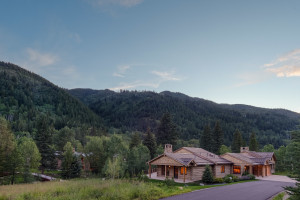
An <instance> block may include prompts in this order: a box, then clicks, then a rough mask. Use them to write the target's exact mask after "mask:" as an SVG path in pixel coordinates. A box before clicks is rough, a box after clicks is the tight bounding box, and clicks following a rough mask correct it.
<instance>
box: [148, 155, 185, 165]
mask: <svg viewBox="0 0 300 200" xmlns="http://www.w3.org/2000/svg"><path fill="white" fill-rule="evenodd" d="M150 164H151V165H168V166H169V165H170V166H182V164H181V163H179V162H177V161H175V160H174V159H172V158H169V157H167V156H162V157H160V158H158V159H156V160H154V161H152V162H151V163H150Z"/></svg>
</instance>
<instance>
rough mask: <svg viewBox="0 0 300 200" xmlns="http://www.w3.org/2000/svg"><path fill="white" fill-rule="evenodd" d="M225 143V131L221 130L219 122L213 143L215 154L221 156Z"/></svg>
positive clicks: (215, 129)
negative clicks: (221, 149) (222, 146)
mask: <svg viewBox="0 0 300 200" xmlns="http://www.w3.org/2000/svg"><path fill="white" fill-rule="evenodd" d="M223 142H224V135H223V131H222V129H221V126H220V122H219V121H217V122H216V125H215V128H214V132H213V143H212V145H213V148H212V151H213V153H215V154H220V148H221V145H222V144H223Z"/></svg>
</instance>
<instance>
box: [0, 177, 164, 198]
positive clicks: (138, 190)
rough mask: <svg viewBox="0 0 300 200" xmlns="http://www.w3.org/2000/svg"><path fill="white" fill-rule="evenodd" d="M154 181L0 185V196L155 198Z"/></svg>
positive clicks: (160, 190) (156, 195)
mask: <svg viewBox="0 0 300 200" xmlns="http://www.w3.org/2000/svg"><path fill="white" fill-rule="evenodd" d="M162 193H163V191H162V189H160V188H159V187H158V186H157V185H155V184H153V183H144V182H138V181H128V180H107V181H102V180H99V179H90V180H72V181H64V182H47V183H36V184H22V185H9V186H1V187H0V200H11V199H16V200H29V199H30V200H44V199H45V200H46V199H53V200H68V199H70V200H71V199H72V200H79V199H91V200H93V199H124V200H127V199H158V198H159V197H160V196H161V194H162Z"/></svg>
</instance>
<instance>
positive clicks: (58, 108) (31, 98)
mask: <svg viewBox="0 0 300 200" xmlns="http://www.w3.org/2000/svg"><path fill="white" fill-rule="evenodd" d="M0 96H1V98H0V113H1V115H2V116H4V117H5V118H6V119H8V120H9V121H10V122H11V124H12V130H13V131H14V132H29V133H33V132H34V130H35V129H36V128H37V124H36V120H37V119H38V118H39V117H40V115H47V116H48V117H49V119H51V121H52V122H53V125H54V127H55V128H56V129H61V128H63V127H64V126H69V127H78V126H81V125H84V124H85V125H88V126H91V125H97V126H98V127H102V122H101V119H100V118H99V117H98V116H97V115H96V114H94V113H93V112H92V111H91V110H89V109H88V108H87V107H86V106H85V105H83V104H82V103H81V102H79V101H78V100H77V99H75V98H74V97H72V96H71V95H70V94H68V93H67V91H66V90H65V89H62V88H59V87H57V86H55V85H54V84H52V83H50V82H49V81H47V80H46V79H44V78H42V77H40V76H38V75H36V74H34V73H31V72H29V71H27V70H25V69H22V68H20V67H18V66H16V65H14V64H11V63H4V62H0ZM48 125H49V124H48Z"/></svg>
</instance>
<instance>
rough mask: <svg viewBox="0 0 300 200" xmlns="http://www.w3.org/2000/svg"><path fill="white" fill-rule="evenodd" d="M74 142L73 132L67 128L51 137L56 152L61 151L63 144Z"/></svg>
mask: <svg viewBox="0 0 300 200" xmlns="http://www.w3.org/2000/svg"><path fill="white" fill-rule="evenodd" d="M74 140H75V132H74V130H72V129H70V128H69V127H67V126H65V127H64V128H62V129H60V130H59V131H58V132H57V133H56V134H55V135H54V136H53V143H54V144H55V147H56V150H57V151H63V149H64V146H65V144H66V143H67V142H71V143H74Z"/></svg>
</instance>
